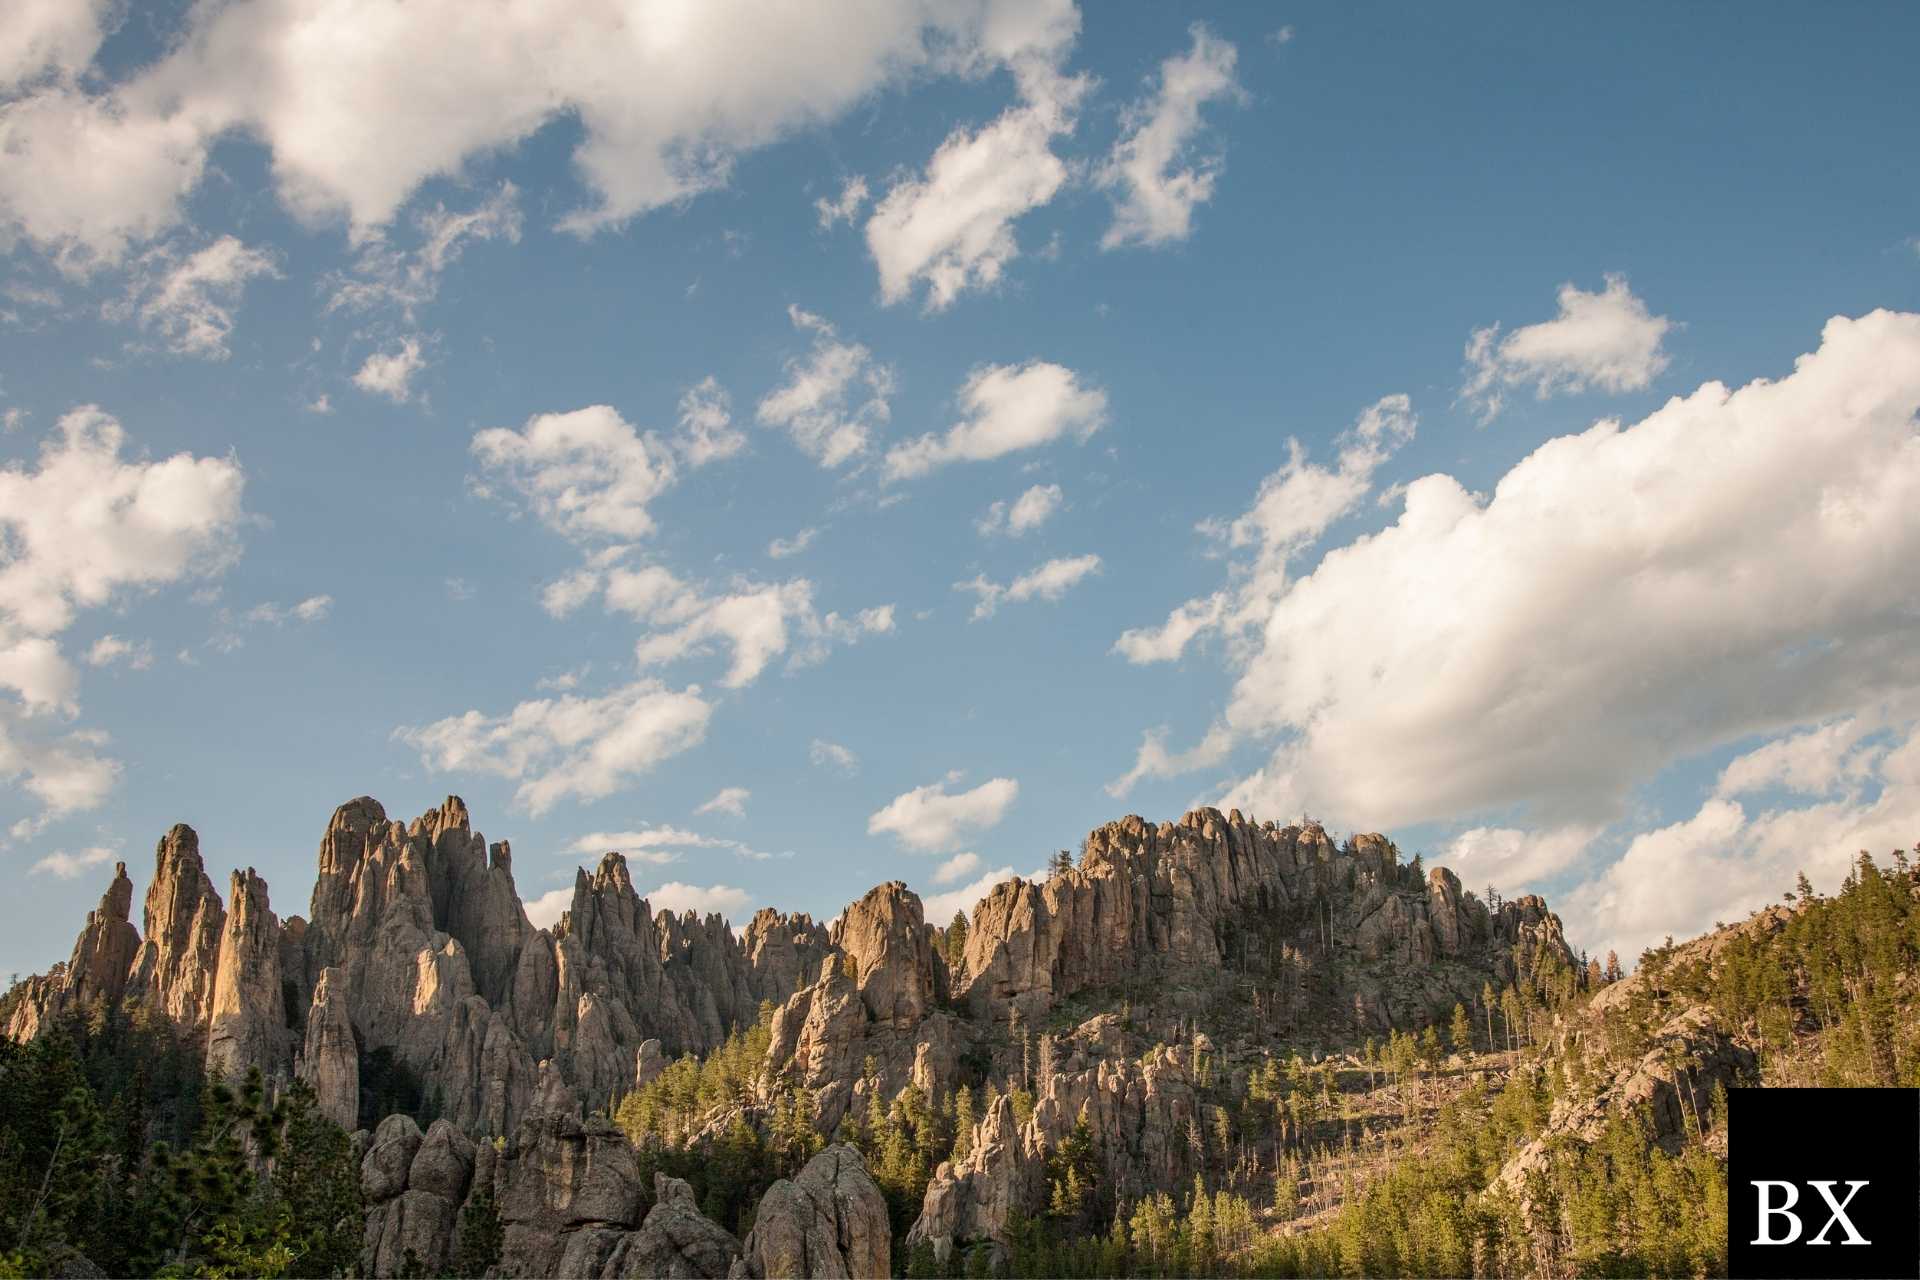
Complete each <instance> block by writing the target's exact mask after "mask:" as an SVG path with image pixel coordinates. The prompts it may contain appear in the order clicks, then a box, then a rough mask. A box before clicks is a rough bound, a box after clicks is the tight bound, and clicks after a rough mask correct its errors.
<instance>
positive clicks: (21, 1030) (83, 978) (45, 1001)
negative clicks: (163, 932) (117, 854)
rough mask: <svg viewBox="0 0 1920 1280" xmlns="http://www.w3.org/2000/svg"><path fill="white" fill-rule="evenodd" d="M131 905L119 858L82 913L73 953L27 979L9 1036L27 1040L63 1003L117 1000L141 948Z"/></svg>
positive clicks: (70, 1006) (128, 884)
mask: <svg viewBox="0 0 1920 1280" xmlns="http://www.w3.org/2000/svg"><path fill="white" fill-rule="evenodd" d="M132 909H133V881H131V880H129V879H127V864H126V863H124V862H118V863H115V864H114V868H113V881H112V883H110V884H109V885H108V886H107V891H106V893H104V894H102V895H101V897H100V905H99V906H98V907H96V908H95V909H93V910H92V911H89V912H88V913H87V922H86V924H84V925H83V926H81V929H80V936H79V937H78V938H76V939H74V943H73V956H72V958H71V959H69V960H68V961H67V963H66V967H65V968H64V969H56V970H55V971H54V972H52V973H49V974H47V975H46V976H45V977H41V978H30V979H28V983H27V988H26V990H25V991H23V992H22V993H21V999H20V1002H19V1004H18V1005H17V1006H15V1008H14V1011H13V1015H12V1017H11V1018H10V1019H9V1020H8V1023H7V1034H8V1035H9V1036H10V1037H12V1038H13V1039H16V1040H30V1039H32V1038H33V1037H34V1036H36V1035H38V1034H39V1033H40V1031H41V1029H42V1028H43V1027H45V1026H46V1025H47V1023H48V1022H49V1021H50V1020H51V1019H52V1018H54V1017H56V1016H58V1015H59V1014H60V1013H62V1012H64V1011H66V1010H68V1009H86V1008H88V1007H89V1006H91V1005H93V1004H95V1003H105V1004H113V1003H116V1002H118V1001H119V999H120V997H121V996H122V995H123V994H125V992H126V989H127V976H128V969H129V967H130V966H131V965H132V963H133V958H134V955H135V953H136V952H137V951H138V950H139V948H140V935H139V934H138V933H137V932H135V930H134V927H133V926H132V925H131V924H129V923H128V922H127V914H128V912H130V911H131V910H132Z"/></svg>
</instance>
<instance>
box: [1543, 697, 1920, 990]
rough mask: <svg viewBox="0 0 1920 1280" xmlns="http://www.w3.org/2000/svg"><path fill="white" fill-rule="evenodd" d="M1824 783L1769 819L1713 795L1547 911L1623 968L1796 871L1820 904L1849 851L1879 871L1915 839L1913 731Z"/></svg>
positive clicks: (1744, 906) (1918, 823)
mask: <svg viewBox="0 0 1920 1280" xmlns="http://www.w3.org/2000/svg"><path fill="white" fill-rule="evenodd" d="M1761 750H1763V751H1765V750H1767V748H1764V747H1763V748H1761ZM1735 763H1736V764H1738V763H1739V762H1738V761H1736V762H1735ZM1730 767H1731V766H1730ZM1759 771H1760V772H1765V771H1766V769H1765V767H1761V768H1760V770H1759ZM1834 782H1835V785H1834V786H1832V787H1831V788H1825V789H1822V790H1821V791H1819V792H1818V793H1815V794H1817V796H1818V798H1817V799H1815V800H1813V801H1812V802H1811V803H1802V804H1799V805H1797V806H1788V807H1781V808H1765V809H1757V810H1756V809H1755V808H1753V807H1750V806H1746V805H1742V804H1741V803H1739V802H1738V801H1737V800H1735V799H1732V798H1730V797H1729V796H1727V795H1726V794H1724V792H1723V793H1721V794H1717V795H1714V796H1712V797H1710V798H1709V799H1707V800H1706V801H1705V802H1704V803H1703V804H1702V805H1701V806H1700V808H1699V810H1698V811H1697V812H1695V813H1694V814H1693V815H1692V816H1691V817H1688V818H1685V819H1683V820H1681V821H1679V822H1675V823H1672V824H1670V825H1668V826H1664V827H1659V828H1656V829H1654V830H1652V831H1647V832H1643V833H1642V834H1640V835H1639V836H1637V837H1635V838H1634V840H1633V841H1632V843H1631V844H1629V845H1628V847H1627V851H1626V852H1625V853H1624V854H1623V855H1622V856H1621V857H1620V858H1619V860H1618V861H1616V862H1614V863H1612V864H1611V865H1610V866H1608V867H1606V868H1605V869H1603V870H1602V871H1600V872H1599V873H1598V874H1597V875H1595V876H1594V877H1592V878H1591V879H1590V880H1588V881H1586V882H1585V883H1583V884H1581V885H1580V886H1578V887H1577V888H1576V889H1575V890H1574V891H1573V892H1572V893H1570V894H1566V895H1561V896H1559V897H1558V898H1557V899H1556V904H1555V905H1556V906H1557V907H1558V908H1559V910H1560V913H1561V915H1562V916H1563V917H1564V919H1565V920H1566V923H1567V932H1568V936H1569V937H1570V938H1572V939H1575V940H1576V941H1577V942H1578V943H1579V944H1580V945H1584V946H1586V947H1588V948H1589V949H1590V950H1595V951H1598V950H1602V949H1605V948H1608V947H1612V948H1616V949H1618V950H1619V952H1620V953H1621V956H1622V957H1623V958H1627V957H1632V956H1635V955H1637V954H1638V953H1639V952H1640V950H1641V949H1642V948H1644V947H1647V946H1651V945H1654V944H1656V943H1658V942H1659V941H1660V940H1661V939H1662V938H1663V937H1664V936H1665V935H1667V934H1672V935H1673V936H1674V937H1676V938H1685V937H1688V936H1690V935H1692V934H1695V933H1698V932H1700V931H1702V930H1704V929H1707V928H1710V927H1711V926H1712V925H1713V923H1714V922H1715V921H1716V920H1724V921H1728V922H1731V921H1735V920H1738V919H1741V918H1742V917H1744V916H1745V915H1746V914H1747V913H1748V912H1750V911H1752V910H1754V909H1755V908H1757V907H1761V906H1764V905H1766V904H1767V903H1769V902H1777V901H1779V900H1780V896H1781V895H1782V894H1783V893H1785V892H1786V891H1787V890H1789V889H1791V888H1792V887H1793V884H1794V879H1795V877H1796V876H1797V875H1798V874H1799V873H1800V872H1802V871H1805V872H1806V873H1807V875H1808V876H1809V877H1810V878H1811V879H1812V880H1813V882H1814V884H1815V886H1816V887H1817V888H1819V889H1820V890H1822V891H1824V892H1829V893H1830V892H1833V891H1834V890H1836V889H1837V888H1838V887H1839V882H1840V880H1841V879H1842V878H1843V877H1844V876H1845V875H1846V874H1847V871H1848V869H1849V866H1850V864H1851V863H1852V861H1853V859H1854V858H1856V857H1857V856H1858V854H1859V851H1860V850H1863V849H1864V850H1868V851H1870V852H1872V853H1873V854H1874V856H1875V857H1876V858H1877V859H1879V860H1880V861H1881V863H1882V865H1883V866H1884V865H1885V859H1886V854H1887V853H1888V852H1889V851H1890V850H1893V849H1900V848H1907V847H1910V846H1911V844H1912V841H1913V837H1914V832H1915V831H1916V830H1920V734H1917V733H1916V726H1915V725H1914V724H1913V723H1911V722H1908V723H1906V724H1904V725H1902V726H1900V727H1899V729H1898V730H1897V732H1896V736H1895V738H1894V741H1893V742H1892V744H1891V745H1890V748H1889V749H1887V750H1885V751H1884V752H1883V753H1876V756H1875V758H1874V759H1873V761H1872V763H1871V766H1870V768H1869V770H1868V771H1867V773H1866V775H1865V776H1864V777H1860V778H1850V779H1849V778H1836V779H1835V780H1834Z"/></svg>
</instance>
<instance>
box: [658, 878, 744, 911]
mask: <svg viewBox="0 0 1920 1280" xmlns="http://www.w3.org/2000/svg"><path fill="white" fill-rule="evenodd" d="M640 896H641V897H642V898H644V899H646V901H647V905H648V906H650V907H652V908H653V909H654V910H655V911H669V912H672V913H673V914H674V915H680V914H681V913H682V912H687V911H691V912H693V913H694V914H696V915H702V916H704V915H708V914H711V913H715V912H717V913H719V914H721V915H725V914H727V913H728V912H732V913H734V914H735V915H738V914H739V913H740V912H742V911H745V910H746V908H747V907H748V906H749V905H750V904H751V903H752V902H753V899H752V898H750V897H748V896H747V891H746V890H745V889H736V888H734V887H733V886H732V885H730V884H710V885H697V884H682V883H680V882H679V881H678V880H669V881H668V882H667V883H666V884H663V885H661V886H660V887H659V888H658V889H654V890H651V891H649V892H647V893H643V894H641V895H640Z"/></svg>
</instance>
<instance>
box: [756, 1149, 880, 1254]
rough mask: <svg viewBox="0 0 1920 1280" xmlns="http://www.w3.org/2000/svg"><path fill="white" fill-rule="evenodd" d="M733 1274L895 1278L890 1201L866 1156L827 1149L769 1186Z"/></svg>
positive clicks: (845, 1150) (853, 1152)
mask: <svg viewBox="0 0 1920 1280" xmlns="http://www.w3.org/2000/svg"><path fill="white" fill-rule="evenodd" d="M733 1274H734V1275H736V1276H743V1277H753V1280H775V1277H784V1276H837V1277H839V1276H878V1277H885V1276H890V1275H892V1274H893V1269H892V1245H891V1230H890V1228H889V1227H888V1224H887V1202H886V1198H885V1197H883V1196H882V1195H881V1194H880V1188H879V1187H876V1186H875V1185H874V1184H873V1179H872V1178H870V1177H868V1176H867V1166H866V1163H865V1161H863V1160H862V1159H861V1158H860V1153H859V1152H858V1151H856V1150H854V1149H853V1148H852V1147H849V1146H832V1147H828V1148H827V1149H826V1150H825V1151H822V1152H821V1153H820V1154H819V1155H817V1156H815V1157H814V1158H813V1159H811V1160H809V1161H807V1164H806V1167H805V1168H803V1169H801V1170H800V1173H799V1174H798V1176H796V1177H795V1178H794V1179H793V1180H792V1181H791V1182H789V1181H787V1180H786V1179H784V1178H783V1179H781V1180H780V1181H778V1182H776V1183H774V1184H773V1185H772V1186H771V1187H769V1188H768V1189H767V1193H766V1195H764V1196H762V1197H761V1199H760V1208H759V1210H758V1212H756V1213H755V1214H754V1219H753V1230H752V1231H751V1232H750V1233H748V1235H747V1242H746V1254H745V1256H744V1257H743V1258H742V1259H741V1260H740V1263H739V1264H738V1265H737V1266H736V1267H735V1268H734V1272H733Z"/></svg>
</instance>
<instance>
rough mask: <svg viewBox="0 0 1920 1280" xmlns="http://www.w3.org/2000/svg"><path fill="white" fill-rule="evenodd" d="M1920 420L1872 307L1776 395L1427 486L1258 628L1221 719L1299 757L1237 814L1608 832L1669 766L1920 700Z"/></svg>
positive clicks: (1905, 337) (1900, 345) (1283, 755)
mask: <svg viewBox="0 0 1920 1280" xmlns="http://www.w3.org/2000/svg"><path fill="white" fill-rule="evenodd" d="M1917 410H1920V316H1915V315H1899V314H1894V313H1890V312H1875V313H1873V314H1870V315H1867V316H1864V317H1861V318H1859V319H1845V318H1836V319H1833V320H1831V321H1829V322H1828V323H1827V325H1826V327H1825V329H1824V331H1823V334H1822V341H1821V344H1820V347H1819V349H1818V350H1817V351H1815V352H1813V353H1812V354H1809V355H1806V356H1802V357H1801V358H1800V359H1799V360H1798V361H1797V362H1796V364H1795V367H1794V369H1793V372H1792V373H1790V374H1789V375H1787V376H1785V377H1783V378H1780V379H1778V380H1775V381H1765V380H1762V381H1756V382H1753V383H1751V384H1749V385H1747V386H1745V387H1742V388H1740V389H1738V390H1729V389H1728V388H1727V387H1725V386H1722V385H1721V384H1718V383H1708V384H1706V385H1704V386H1702V387H1701V388H1700V389H1699V390H1697V391H1696V392H1694V393H1693V394H1692V395H1690V396H1687V397H1685V398H1676V399H1674V400H1672V401H1670V402H1669V403H1668V404H1666V405H1665V406H1664V407H1662V408H1661V409H1659V410H1657V411H1656V412H1654V413H1652V414H1651V415H1649V416H1648V417H1647V418H1645V419H1644V420H1642V421H1641V422H1639V423H1637V424H1635V425H1633V426H1630V427H1623V426H1622V425H1620V424H1619V423H1616V422H1610V421H1609V422H1601V423H1598V424H1596V425H1595V426H1593V427H1592V428H1590V429H1588V430H1587V431H1584V432H1581V433H1579V434H1577V435H1570V436H1563V437H1559V438H1557V439H1553V440H1549V441H1548V442H1546V443H1545V444H1543V445H1541V446H1540V447H1539V448H1538V449H1536V450H1535V451H1534V452H1533V453H1532V454H1531V455H1530V456H1529V457H1527V458H1526V459H1524V460H1523V461H1521V462H1520V463H1519V464H1517V465H1516V466H1514V467H1513V468H1512V469H1511V470H1510V471H1508V472H1507V474H1506V475H1505V476H1504V477H1502V478H1501V479H1500V481H1499V482H1498V484H1497V485H1496V486H1495V487H1494V490H1493V493H1492V496H1491V497H1488V498H1476V497H1475V496H1474V495H1473V494H1471V493H1469V492H1468V491H1467V490H1466V489H1465V488H1464V487H1463V486H1462V485H1461V484H1459V483H1458V482H1457V481H1455V480H1454V479H1452V478H1451V477H1449V476H1445V475H1431V476H1427V477H1425V478H1423V479H1420V480H1417V481H1415V482H1414V483H1413V484H1411V485H1410V486H1409V487H1408V489H1407V494H1406V500H1405V507H1404V510H1403V512H1402V514H1401V516H1400V518H1399V519H1398V520H1397V521H1396V522H1395V523H1394V524H1393V525H1391V526H1390V527H1388V528H1386V529H1384V530H1382V531H1380V532H1379V533H1376V534H1373V535H1371V536H1367V537H1363V538H1360V539H1357V540H1356V541H1354V542H1353V543H1351V544H1349V545H1347V546H1344V547H1340V548H1338V549H1336V550H1333V551H1330V552H1328V553H1327V554H1326V556H1325V557H1324V558H1323V559H1322V560H1321V561H1320V563H1319V565H1318V567H1317V568H1315V569H1314V571H1313V572H1312V573H1311V574H1309V575H1307V576H1306V577H1304V578H1302V579H1300V580H1298V581H1297V582H1294V583H1292V584H1290V585H1289V587H1288V588H1287V590H1286V591H1285V593H1284V595H1282V596H1281V597H1280V598H1279V599H1278V600H1277V601H1276V602H1275V603H1274V604H1273V606H1272V607H1271V609H1269V610H1268V611H1267V613H1266V616H1265V617H1264V618H1263V619H1262V620H1261V624H1260V631H1259V644H1258V646H1257V648H1256V649H1255V651H1254V652H1253V653H1252V655H1251V656H1250V658H1249V660H1248V661H1247V663H1246V664H1245V666H1244V669H1243V670H1242V672H1241V674H1240V677H1239V679H1238V681H1237V683H1236V685H1235V688H1234V691H1233V694H1232V696H1231V698H1230V700H1229V702H1228V704H1227V707H1226V712H1225V714H1226V718H1227V720H1228V722H1229V724H1230V725H1231V726H1232V727H1233V728H1234V730H1235V732H1236V733H1237V734H1239V735H1241V736H1266V735H1277V736H1278V737H1279V738H1280V740H1281V741H1280V745H1279V746H1278V748H1277V749H1276V750H1275V751H1274V753H1273V756H1272V758H1271V760H1270V761H1269V762H1268V764H1267V766H1266V767H1265V768H1264V769H1262V770H1260V771H1259V772H1258V773H1256V774H1254V775H1252V776H1250V777H1247V778H1245V779H1243V780H1242V782H1241V783H1239V784H1238V785H1236V786H1235V787H1234V788H1233V789H1232V790H1231V791H1230V792H1229V794H1228V796H1227V797H1226V800H1227V802H1230V803H1239V804H1242V805H1243V807H1247V808H1250V809H1264V810H1268V811H1274V810H1282V811H1285V810H1292V809H1294V808H1296V807H1298V806H1305V807H1307V808H1309V809H1311V811H1313V812H1315V813H1318V814H1323V815H1326V816H1329V817H1333V818H1339V817H1341V816H1343V815H1344V816H1345V817H1347V818H1350V819H1351V820H1352V821H1354V822H1356V823H1365V824H1367V825H1370V826H1375V827H1392V826H1395V825H1400V824H1405V823H1411V822H1417V821H1423V820H1460V819H1465V818H1468V817H1470V816H1472V815H1475V814H1479V813H1494V812H1498V813H1505V812H1508V811H1510V810H1514V809H1516V808H1517V809H1519V810H1521V811H1523V812H1524V813H1525V815H1526V818H1527V821H1528V822H1530V823H1531V824H1533V825H1540V826H1558V825H1564V824H1567V823H1570V822H1575V821H1587V822H1591V821H1597V820H1607V819H1610V818H1611V817H1613V816H1614V815H1615V814H1617V812H1618V811H1619V809H1620V807H1621V806H1622V805H1623V804H1624V802H1625V798H1626V797H1627V796H1628V795H1629V793H1630V792H1631V790H1632V789H1633V788H1634V787H1636V786H1637V785H1639V784H1640V783H1641V782H1643V781H1645V780H1646V779H1648V778H1650V777H1651V776H1653V775H1654V774H1655V773H1657V772H1658V771H1659V770H1660V769H1662V768H1663V767H1665V766H1666V765H1667V764H1669V763H1671V762H1673V761H1677V760H1682V759H1686V758H1689V757H1692V756H1695V755H1697V754H1698V753H1700V752H1703V751H1706V750H1710V749H1712V748H1714V747H1717V746H1720V745H1723V744H1728V743H1733V742H1738V741H1740V740H1742V739H1744V738H1747V737H1749V736H1752V735H1755V734H1777V733H1781V732H1785V731H1788V730H1793V729H1798V728H1806V727H1811V726H1814V725H1817V724H1820V723H1823V722H1825V721H1827V720H1829V719H1831V718H1833V717H1835V716H1840V715H1845V714H1848V713H1851V712H1855V711H1857V710H1858V709H1859V708H1860V707H1861V706H1863V705H1865V704H1867V703H1870V702H1873V701H1876V700H1879V699H1883V698H1888V697H1892V696H1896V695H1900V694H1903V693H1905V692H1907V691H1911V690H1914V689H1917V688H1920V651H1916V649H1915V647H1914V646H1913V645H1912V643H1911V631H1912V620H1913V618H1914V617H1915V615H1916V614H1917V613H1920V579H1917V578H1916V577H1915V576H1914V575H1913V574H1912V573H1911V572H1909V571H1908V567H1909V566H1911V565H1913V564H1916V563H1920V448H1916V447H1915V435H1914V432H1915V426H1914V420H1915V414H1916V411H1917ZM1509 821H1511V819H1509ZM1515 825H1524V824H1515Z"/></svg>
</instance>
